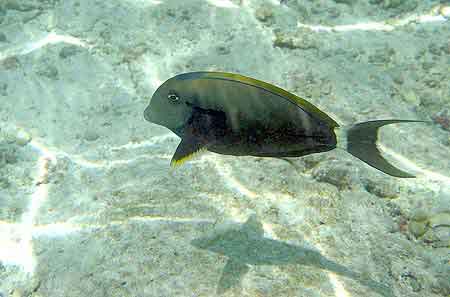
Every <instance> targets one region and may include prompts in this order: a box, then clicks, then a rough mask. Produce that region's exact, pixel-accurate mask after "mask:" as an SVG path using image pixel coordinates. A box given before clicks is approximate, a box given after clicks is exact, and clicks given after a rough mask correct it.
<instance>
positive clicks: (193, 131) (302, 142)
mask: <svg viewBox="0 0 450 297" xmlns="http://www.w3.org/2000/svg"><path fill="white" fill-rule="evenodd" d="M144 117H145V119H146V120H148V121H150V122H153V123H155V124H158V125H162V126H165V127H167V128H169V129H170V130H172V131H173V132H174V133H175V134H177V135H178V136H179V137H180V138H181V143H180V144H179V146H178V147H177V149H176V152H175V154H174V156H173V158H172V161H171V164H172V165H178V164H181V163H183V162H184V161H185V160H187V159H189V158H190V157H192V156H193V155H194V154H195V153H197V152H199V151H202V150H208V151H211V152H215V153H219V154H224V155H234V156H259V157H300V156H305V155H308V154H312V153H320V152H325V151H329V150H332V149H335V148H336V147H341V148H344V149H346V150H347V151H348V152H349V153H351V154H352V155H353V156H355V157H357V158H359V159H360V160H362V161H364V162H366V163H367V164H369V165H370V166H372V167H374V168H377V169H378V170H381V171H382V172H384V173H386V174H389V175H392V176H396V177H414V176H413V175H411V174H409V173H406V172H404V171H402V170H400V169H398V168H396V167H394V166H393V165H391V164H390V163H388V162H387V161H386V160H385V159H384V158H383V156H382V155H381V153H380V151H379V150H378V148H377V139H378V129H379V128H380V127H382V126H384V125H388V124H393V123H400V122H420V121H415V120H395V119H394V120H377V121H369V122H363V123H358V124H355V125H353V126H351V127H349V128H341V127H339V125H338V123H336V121H334V120H333V119H332V118H331V117H329V116H328V115H327V114H326V113H324V112H323V111H321V110H319V109H318V108H317V107H316V106H314V105H313V104H311V103H309V102H308V101H306V100H304V99H302V98H300V97H298V96H296V95H294V94H292V93H290V92H288V91H286V90H283V89H281V88H279V87H276V86H274V85H271V84H269V83H265V82H263V81H260V80H256V79H253V78H250V77H246V76H242V75H239V74H232V73H225V72H190V73H184V74H180V75H177V76H174V77H172V78H170V79H168V80H167V81H166V82H164V83H163V84H162V85H161V86H160V87H159V88H158V89H157V90H156V92H155V93H154V94H153V96H152V99H151V101H150V104H149V105H148V107H147V108H146V109H145V112H144Z"/></svg>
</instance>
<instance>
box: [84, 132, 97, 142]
mask: <svg viewBox="0 0 450 297" xmlns="http://www.w3.org/2000/svg"><path fill="white" fill-rule="evenodd" d="M99 137H100V135H98V133H97V132H96V131H94V130H87V131H86V133H85V134H84V139H86V140H87V141H96V140H97V139H99Z"/></svg>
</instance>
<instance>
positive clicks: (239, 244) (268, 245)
mask: <svg viewBox="0 0 450 297" xmlns="http://www.w3.org/2000/svg"><path fill="white" fill-rule="evenodd" d="M191 244H192V245H193V246H195V247H197V248H200V249H205V250H209V251H212V252H215V253H218V254H221V255H225V256H227V257H228V262H227V264H226V265H225V267H224V269H223V272H222V276H221V278H220V281H219V284H218V287H217V293H218V294H222V293H224V292H225V291H227V290H228V289H230V288H233V287H239V286H240V284H241V281H242V278H243V277H244V276H245V274H246V273H247V272H248V271H249V266H248V265H288V264H290V265H293V264H298V265H307V266H314V267H317V268H320V269H324V270H327V271H331V272H334V273H336V274H337V275H341V276H345V277H348V278H350V279H353V280H355V281H357V282H359V283H360V284H362V285H364V286H367V287H369V288H370V289H372V290H374V291H375V292H377V293H378V294H380V295H382V296H386V297H388V296H389V297H391V296H395V295H394V294H393V292H392V290H391V289H390V288H388V287H386V286H384V285H382V284H380V283H378V282H376V281H374V280H372V279H369V278H367V277H363V276H362V275H361V274H359V273H356V272H353V271H351V270H350V269H348V268H346V267H344V266H342V265H340V264H338V263H335V262H333V261H331V260H329V259H327V258H325V257H324V256H322V255H321V254H320V253H319V252H317V251H314V250H312V249H309V248H304V247H300V246H296V245H292V244H287V243H284V242H282V241H277V240H273V239H269V238H265V237H264V230H263V228H262V224H261V223H260V222H259V221H258V220H257V217H256V215H252V216H251V217H250V218H249V219H248V220H247V222H246V223H244V224H243V225H242V226H241V228H239V229H237V230H236V229H233V230H228V231H225V232H222V233H220V234H216V235H214V236H210V237H202V238H198V239H194V240H192V241H191Z"/></svg>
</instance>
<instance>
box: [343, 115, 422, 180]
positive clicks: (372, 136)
mask: <svg viewBox="0 0 450 297" xmlns="http://www.w3.org/2000/svg"><path fill="white" fill-rule="evenodd" d="M405 122H424V121H416V120H379V121H369V122H363V123H358V124H355V125H353V126H350V127H349V128H347V129H345V131H344V132H345V133H339V134H340V135H339V134H338V147H341V148H343V149H345V150H346V151H347V152H349V153H350V154H352V155H353V156H355V157H357V158H358V159H360V160H361V161H363V162H365V163H367V164H368V165H370V166H372V167H374V168H376V169H378V170H380V171H382V172H384V173H386V174H389V175H392V176H395V177H415V176H414V175H411V174H409V173H407V172H404V171H402V170H400V169H398V168H397V167H394V166H393V165H391V164H390V163H389V162H388V161H387V160H386V159H385V158H384V157H383V156H382V155H381V152H380V151H379V150H378V148H377V140H378V129H379V128H380V127H382V126H384V125H389V124H395V123H405ZM338 129H339V128H338ZM342 134H345V135H342ZM339 136H340V137H339Z"/></svg>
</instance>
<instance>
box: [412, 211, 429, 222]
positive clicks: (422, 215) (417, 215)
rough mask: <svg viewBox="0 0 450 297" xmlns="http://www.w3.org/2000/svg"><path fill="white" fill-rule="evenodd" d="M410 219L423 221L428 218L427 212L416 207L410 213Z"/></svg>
mask: <svg viewBox="0 0 450 297" xmlns="http://www.w3.org/2000/svg"><path fill="white" fill-rule="evenodd" d="M411 220H412V221H415V222H425V221H427V220H428V213H427V212H426V211H425V210H423V209H417V210H415V211H414V212H413V213H412V214H411Z"/></svg>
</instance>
